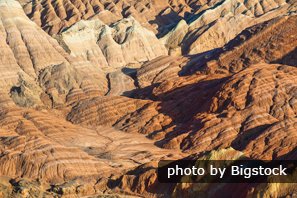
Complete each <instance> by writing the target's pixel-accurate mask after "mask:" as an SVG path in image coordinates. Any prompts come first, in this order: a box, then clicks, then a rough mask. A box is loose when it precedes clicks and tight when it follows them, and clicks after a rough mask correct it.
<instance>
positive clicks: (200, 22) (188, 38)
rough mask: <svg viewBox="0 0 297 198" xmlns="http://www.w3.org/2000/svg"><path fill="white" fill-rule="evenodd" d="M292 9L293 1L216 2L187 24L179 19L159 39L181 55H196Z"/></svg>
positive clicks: (290, 11) (294, 6)
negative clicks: (180, 52)
mask: <svg viewBox="0 0 297 198" xmlns="http://www.w3.org/2000/svg"><path fill="white" fill-rule="evenodd" d="M201 9H203V7H202V8H201ZM295 11H296V2H295V1H288V2H286V1H274V0H272V1H270V0H268V1H254V0H248V1H241V0H240V1H237V0H225V1H215V3H214V5H213V6H210V7H209V8H207V9H205V10H204V11H203V12H200V14H199V15H197V17H196V16H195V17H193V18H194V19H191V20H190V23H189V24H187V23H185V22H184V21H180V22H179V23H178V25H177V26H176V27H175V28H174V29H173V30H172V31H171V32H169V33H168V34H167V35H166V36H164V38H163V39H162V40H163V41H164V42H165V43H166V45H167V47H169V48H171V49H175V48H177V49H176V50H178V51H182V53H184V54H190V55H194V54H199V53H203V52H206V51H210V50H213V49H216V48H220V47H223V46H224V45H225V44H226V43H227V42H229V41H230V40H232V39H233V38H235V37H236V36H237V35H238V34H239V33H240V32H241V31H243V30H244V29H246V28H248V27H251V26H253V25H255V24H258V23H262V22H264V21H267V20H269V19H273V18H275V17H279V16H284V15H287V14H291V13H294V12H295ZM179 48H181V49H179Z"/></svg>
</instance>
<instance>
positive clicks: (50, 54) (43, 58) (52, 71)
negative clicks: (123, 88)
mask: <svg viewBox="0 0 297 198" xmlns="http://www.w3.org/2000/svg"><path fill="white" fill-rule="evenodd" d="M0 8H1V9H0V16H1V23H0V25H1V35H2V37H1V43H2V45H1V46H2V55H1V70H0V73H1V74H0V75H1V80H0V81H1V91H3V92H6V93H9V92H11V94H12V95H13V96H14V97H13V99H14V100H15V101H16V103H18V104H20V100H21V99H23V101H25V100H27V102H23V103H22V105H23V106H34V105H42V103H43V101H42V100H43V98H49V99H48V100H50V101H51V102H50V103H52V105H54V106H55V105H62V104H65V103H66V102H73V101H70V100H69V101H67V97H68V98H74V97H80V96H79V95H85V96H83V97H86V96H87V95H90V96H92V95H98V94H100V92H101V94H102V92H103V93H104V92H105V91H106V89H107V82H106V80H105V76H104V73H103V72H102V71H101V70H100V69H99V68H96V67H95V66H93V65H92V64H91V63H89V62H86V61H83V60H80V59H77V58H74V57H71V56H69V55H68V54H67V53H66V52H65V51H64V50H63V49H62V48H61V47H60V46H59V44H58V43H57V42H56V40H55V39H53V38H51V37H50V36H49V35H47V34H46V33H45V32H43V30H42V29H40V28H39V27H38V26H37V25H36V24H35V23H33V22H31V21H30V20H29V19H28V18H27V16H26V15H25V14H24V12H23V10H22V7H21V6H20V4H19V3H18V2H17V1H5V0H2V1H1V2H0ZM86 72H88V73H89V72H92V75H88V76H86ZM95 83H96V84H95ZM74 95H76V96H74ZM81 97H82V96H81ZM48 105H49V104H48V103H47V104H45V106H48ZM50 106H51V105H50Z"/></svg>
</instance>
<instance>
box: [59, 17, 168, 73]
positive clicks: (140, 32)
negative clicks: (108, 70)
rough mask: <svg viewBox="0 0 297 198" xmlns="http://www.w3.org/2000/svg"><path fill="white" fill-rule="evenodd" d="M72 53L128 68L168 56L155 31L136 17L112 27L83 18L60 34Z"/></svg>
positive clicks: (96, 63) (104, 64)
mask: <svg viewBox="0 0 297 198" xmlns="http://www.w3.org/2000/svg"><path fill="white" fill-rule="evenodd" d="M60 38H61V39H62V40H63V43H64V44H65V46H66V47H67V48H68V49H69V50H70V54H71V55H73V56H76V57H82V58H83V59H85V60H88V61H90V62H92V63H93V64H94V65H96V66H97V67H108V66H110V67H124V66H126V65H131V64H138V63H142V62H145V61H148V60H152V59H154V58H156V57H158V56H162V55H167V50H166V48H165V46H164V45H163V44H161V42H160V41H159V40H158V39H157V38H156V36H155V35H154V33H153V32H152V31H149V30H147V29H145V28H144V27H142V26H141V25H140V24H139V23H138V22H137V21H136V20H135V19H134V18H133V17H129V18H125V19H122V20H120V21H118V22H116V23H114V24H113V25H112V26H110V27H109V26H107V25H105V24H104V23H103V22H102V21H100V20H99V19H94V20H90V21H80V22H78V23H77V24H75V25H73V26H72V27H71V28H69V29H68V30H66V31H64V32H63V33H62V34H61V37H60Z"/></svg>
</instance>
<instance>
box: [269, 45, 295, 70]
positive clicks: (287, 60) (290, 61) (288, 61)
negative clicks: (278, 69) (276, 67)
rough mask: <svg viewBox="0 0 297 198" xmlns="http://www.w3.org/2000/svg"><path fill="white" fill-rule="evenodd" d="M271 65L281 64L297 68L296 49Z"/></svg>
mask: <svg viewBox="0 0 297 198" xmlns="http://www.w3.org/2000/svg"><path fill="white" fill-rule="evenodd" d="M272 63H278V64H283V65H290V66H295V67H296V66H297V47H296V48H295V49H294V50H293V51H291V52H290V53H288V54H287V55H285V56H284V57H282V58H281V59H278V60H276V61H273V62H272Z"/></svg>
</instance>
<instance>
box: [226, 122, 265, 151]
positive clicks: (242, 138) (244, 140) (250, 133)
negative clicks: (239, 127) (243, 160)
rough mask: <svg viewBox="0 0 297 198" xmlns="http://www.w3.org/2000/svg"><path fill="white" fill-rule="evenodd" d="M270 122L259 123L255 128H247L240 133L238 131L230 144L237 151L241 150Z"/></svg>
mask: <svg viewBox="0 0 297 198" xmlns="http://www.w3.org/2000/svg"><path fill="white" fill-rule="evenodd" d="M270 126H271V124H265V125H260V126H257V127H255V128H252V129H249V130H247V131H244V132H242V133H239V134H238V136H237V137H236V139H235V140H233V142H232V143H231V146H232V147H233V148H234V149H236V150H239V151H242V150H244V149H245V148H246V146H247V145H248V144H249V143H250V142H251V141H253V140H255V139H256V138H257V137H259V136H260V135H261V134H262V133H263V131H265V130H266V129H267V128H268V127H270Z"/></svg>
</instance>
